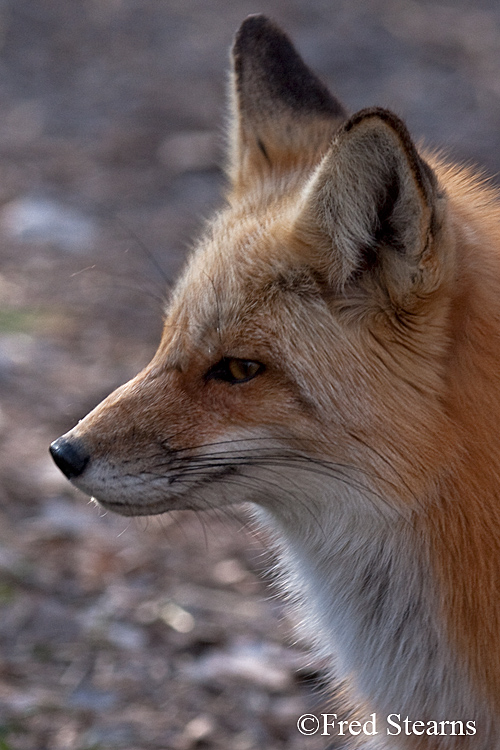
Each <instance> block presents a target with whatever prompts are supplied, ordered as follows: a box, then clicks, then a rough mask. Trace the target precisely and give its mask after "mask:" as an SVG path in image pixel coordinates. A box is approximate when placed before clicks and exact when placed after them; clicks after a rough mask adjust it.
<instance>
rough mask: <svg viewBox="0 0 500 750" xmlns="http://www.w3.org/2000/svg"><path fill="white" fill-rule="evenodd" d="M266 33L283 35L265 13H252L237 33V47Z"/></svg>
mask: <svg viewBox="0 0 500 750" xmlns="http://www.w3.org/2000/svg"><path fill="white" fill-rule="evenodd" d="M265 31H273V32H278V33H283V32H282V31H281V30H280V29H279V27H278V26H276V24H275V23H273V21H271V19H270V18H268V17H267V16H265V15H264V14H263V13H252V14H251V15H250V16H247V17H246V18H245V20H244V21H243V23H242V24H241V26H240V28H239V29H238V31H237V32H236V38H235V47H236V46H237V45H238V44H241V43H244V42H245V41H247V40H249V39H252V38H254V37H256V36H260V35H261V34H262V33H263V32H265Z"/></svg>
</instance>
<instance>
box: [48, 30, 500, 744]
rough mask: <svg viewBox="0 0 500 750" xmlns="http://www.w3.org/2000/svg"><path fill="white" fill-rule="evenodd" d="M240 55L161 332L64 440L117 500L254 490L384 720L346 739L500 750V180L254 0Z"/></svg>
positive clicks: (216, 502) (63, 462)
mask: <svg viewBox="0 0 500 750" xmlns="http://www.w3.org/2000/svg"><path fill="white" fill-rule="evenodd" d="M233 62H234V68H233V77H232V92H231V94H232V95H231V102H232V112H233V114H232V124H231V130H230V138H229V141H230V143H229V157H228V167H227V173H228V177H229V181H230V188H229V191H228V195H227V199H226V205H225V206H224V207H223V208H222V209H221V210H220V212H219V213H218V214H217V215H216V216H215V218H214V219H213V221H212V222H211V223H210V224H209V225H208V227H207V229H206V231H205V233H204V236H203V237H202V239H201V240H200V241H199V243H198V245H197V247H196V248H195V250H194V252H193V254H192V256H191V259H190V261H189V263H188V265H187V268H186V270H185V272H184V275H183V276H182V278H181V280H180V282H179V283H178V286H177V288H176V290H175V293H174V295H173V298H172V300H171V303H170V306H169V309H168V311H167V313H166V319H165V327H164V332H163V337H162V340H161V343H160V346H159V349H158V351H157V353H156V354H155V356H154V358H153V360H152V361H151V363H150V364H149V365H148V366H147V367H146V368H145V369H144V370H143V371H142V372H141V373H140V374H139V375H138V376H137V377H136V378H134V379H133V380H131V381H130V382H129V383H127V384H126V385H124V386H122V387H121V388H118V390H116V391H115V392H114V393H112V394H111V395H110V396H109V397H108V398H106V399H105V400H104V401H103V402H102V403H101V404H100V405H99V406H97V408H96V409H94V410H93V411H92V412H91V413H90V414H89V415H88V416H87V417H85V419H83V420H82V421H81V422H79V424H78V425H77V426H76V427H75V428H74V429H72V430H71V431H70V432H68V433H67V434H65V435H64V436H63V437H60V438H59V439H58V440H56V441H55V442H54V443H53V444H52V446H51V453H52V455H53V457H54V459H55V461H56V463H57V465H58V466H59V467H60V468H61V469H62V471H63V472H64V473H65V474H66V476H67V477H68V478H69V479H70V480H71V481H72V482H73V483H74V484H75V485H76V486H77V487H79V488H80V489H82V490H83V491H84V492H85V493H87V494H89V495H91V496H93V497H94V498H96V499H97V500H98V501H99V502H100V503H101V504H102V505H103V506H104V507H105V508H109V509H111V510H113V511H116V512H118V513H122V514H124V515H131V516H132V515H148V514H157V513H164V512H166V511H169V510H172V509H179V508H190V509H199V510H204V509H210V508H220V507H222V506H225V505H228V504H230V503H235V502H241V501H244V502H250V503H252V504H253V505H254V507H255V508H256V512H257V515H258V516H259V517H260V520H261V522H262V523H263V524H265V525H266V526H267V527H268V528H270V529H271V532H272V535H273V536H274V537H275V538H276V540H277V546H278V549H279V551H280V552H279V554H280V556H281V564H282V568H283V572H284V578H285V584H286V587H287V588H288V589H289V590H290V592H291V593H292V594H293V596H294V598H296V599H297V601H298V602H299V603H300V604H299V607H300V605H302V616H303V619H304V621H305V624H306V626H308V627H309V630H310V631H311V632H312V633H314V636H315V640H316V642H317V644H318V647H319V648H320V649H321V651H322V653H323V654H325V655H326V656H327V657H328V658H329V659H330V660H331V664H332V671H333V672H334V674H335V675H336V676H337V677H339V678H340V680H341V682H342V685H343V686H344V688H343V689H344V691H345V694H346V695H347V696H348V697H349V700H351V701H352V704H353V705H354V706H355V707H356V710H357V711H358V714H357V715H358V716H360V717H363V716H365V713H366V716H367V718H368V717H372V718H373V719H376V720H377V724H376V731H371V732H368V731H366V732H365V734H366V735H367V736H366V737H358V738H357V740H356V737H354V741H359V740H360V739H363V740H364V741H366V743H370V742H371V743H374V744H372V745H369V746H370V747H372V746H373V747H379V748H385V747H387V748H389V747H398V748H414V749H415V750H417V749H422V750H424V749H425V750H430V749H434V748H458V747H460V748H465V747H466V748H473V750H493V749H494V748H500V200H499V196H498V195H497V193H496V192H495V190H494V189H493V188H492V187H490V186H488V184H487V183H485V180H484V179H483V178H482V177H481V176H476V175H475V174H474V173H473V172H472V171H471V170H470V169H463V168H458V167H456V166H451V165H449V164H446V163H445V162H444V161H443V160H442V159H441V158H440V157H439V156H437V155H436V154H434V153H430V152H425V151H421V150H417V148H416V146H415V145H414V143H413V141H412V139H411V137H410V135H409V133H408V130H407V128H406V126H405V125H404V123H403V122H402V121H401V120H400V119H399V117H397V116H396V115H395V114H393V113H392V112H390V111H387V110H384V109H378V108H373V109H364V110H362V111H360V112H357V113H356V114H354V115H352V116H349V114H348V113H347V112H346V111H345V109H344V107H343V106H342V105H341V104H340V103H339V102H338V101H337V99H336V98H335V97H334V96H332V95H331V94H330V93H329V92H328V90H327V89H326V87H325V86H324V85H323V83H322V82H321V81H320V80H319V79H318V78H317V77H316V76H315V75H314V74H313V73H312V72H311V71H310V70H309V68H308V67H307V66H306V65H305V63H304V62H303V61H302V59H301V57H300V56H299V54H298V53H297V52H296V50H295V49H294V47H293V46H292V43H291V42H290V40H289V38H288V37H287V36H286V35H285V34H284V33H283V32H282V31H281V30H280V29H279V28H278V27H277V26H276V25H275V24H274V23H273V22H271V21H270V20H268V19H267V18H265V17H264V16H250V17H249V18H247V19H246V20H245V21H244V23H243V24H242V26H241V27H240V29H239V31H238V33H237V36H236V40H235V43H234V48H233ZM352 715H355V714H352ZM339 716H340V714H339ZM332 726H333V725H332ZM360 726H364V725H363V724H360ZM343 727H344V725H343ZM370 727H371V729H372V730H373V728H374V727H373V724H370ZM353 728H354V730H355V731H351V734H352V735H357V734H359V732H358V731H357V730H358V723H357V722H356V721H355V722H354V724H353V727H351V729H353ZM344 734H345V732H344ZM368 734H370V736H368ZM375 735H376V736H375Z"/></svg>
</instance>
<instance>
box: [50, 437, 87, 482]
mask: <svg viewBox="0 0 500 750" xmlns="http://www.w3.org/2000/svg"><path fill="white" fill-rule="evenodd" d="M49 450H50V454H51V456H52V458H53V459H54V461H55V463H56V465H57V467H58V468H59V469H60V470H61V471H62V473H63V474H64V475H65V476H66V477H67V478H68V479H74V478H75V477H79V476H80V475H81V474H83V472H84V471H85V468H86V466H87V464H88V463H89V460H90V456H89V455H88V453H87V451H86V450H85V449H84V447H83V445H82V444H81V443H80V442H79V441H78V440H75V439H70V438H68V437H66V436H65V435H63V436H62V437H60V438H58V439H57V440H54V442H53V443H52V444H51V446H50V448H49Z"/></svg>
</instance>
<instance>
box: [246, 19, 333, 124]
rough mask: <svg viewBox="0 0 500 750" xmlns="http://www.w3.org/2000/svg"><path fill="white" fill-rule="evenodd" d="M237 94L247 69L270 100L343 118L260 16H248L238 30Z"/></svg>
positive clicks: (323, 89)
mask: <svg viewBox="0 0 500 750" xmlns="http://www.w3.org/2000/svg"><path fill="white" fill-rule="evenodd" d="M233 55H234V66H235V72H236V81H237V86H238V90H239V91H240V92H241V91H242V89H243V88H244V86H245V73H246V70H247V66H248V68H249V69H250V70H251V72H252V73H253V74H254V75H255V76H257V77H258V78H259V79H260V80H261V82H262V85H265V86H266V88H267V91H268V95H269V97H270V98H271V99H276V100H281V101H282V102H283V103H285V104H286V105H287V106H288V107H290V108H291V109H293V110H295V111H297V112H299V111H300V112H303V113H307V112H314V113H316V114H324V115H329V116H331V117H335V118H338V117H345V116H346V114H345V110H344V108H343V107H342V105H341V104H340V102H339V101H338V100H337V99H335V97H333V96H332V95H331V94H330V92H329V91H328V89H327V88H326V86H325V85H324V84H323V83H322V82H321V81H320V80H319V78H317V77H316V76H315V75H314V73H312V72H311V70H309V68H308V67H307V65H306V64H305V63H304V61H303V60H302V58H301V57H300V55H299V54H298V52H297V51H296V50H295V47H294V46H293V44H292V43H291V41H290V39H289V38H288V36H287V35H286V34H285V33H284V32H283V31H281V29H280V28H279V27H278V26H276V25H275V24H274V23H273V22H272V21H270V20H269V19H268V18H266V17H265V16H262V15H254V16H249V17H248V18H247V19H246V20H245V21H243V23H242V25H241V26H240V28H239V30H238V33H237V34H236V39H235V42H234V47H233Z"/></svg>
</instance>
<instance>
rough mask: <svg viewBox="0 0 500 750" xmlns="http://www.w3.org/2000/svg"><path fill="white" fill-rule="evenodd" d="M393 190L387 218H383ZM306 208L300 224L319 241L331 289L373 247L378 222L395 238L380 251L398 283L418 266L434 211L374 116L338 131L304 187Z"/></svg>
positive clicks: (399, 148)
mask: <svg viewBox="0 0 500 750" xmlns="http://www.w3.org/2000/svg"><path fill="white" fill-rule="evenodd" d="M395 188H396V189H397V192H396V193H395V195H394V202H393V204H392V206H391V207H390V216H386V217H381V215H380V212H381V208H383V206H384V203H386V202H387V201H388V200H389V201H390V191H391V190H394V189H395ZM304 203H305V209H304V212H303V215H302V219H301V222H302V223H303V225H305V228H306V232H308V233H309V232H312V233H314V234H315V235H316V236H315V240H314V241H315V244H317V243H318V239H319V238H321V241H320V246H319V247H320V252H321V253H322V254H323V255H326V256H327V257H328V261H327V262H328V264H329V276H330V281H331V283H332V284H333V285H335V286H337V287H339V288H342V287H344V285H345V284H346V282H347V281H348V280H349V278H350V277H351V276H352V274H353V273H354V272H356V271H357V270H358V269H359V268H360V265H361V264H362V262H363V252H366V251H367V250H372V251H374V250H375V249H376V247H377V244H378V242H379V240H378V238H377V232H378V231H379V230H381V229H382V227H381V220H383V218H385V220H390V228H391V230H392V232H393V234H394V236H395V237H397V247H395V246H392V247H390V248H389V250H387V249H385V251H384V250H383V249H382V248H381V250H380V252H379V255H380V257H379V260H380V263H381V265H382V266H383V267H384V270H385V271H387V272H389V274H391V275H394V274H395V278H393V282H394V283H396V285H398V284H401V283H404V279H405V278H406V280H408V277H409V276H410V275H412V273H413V272H414V270H415V268H416V267H417V266H418V263H419V259H420V256H421V254H422V251H423V250H424V248H425V245H426V242H427V234H428V228H429V223H430V215H431V209H430V207H429V206H428V205H427V202H426V200H425V198H424V196H423V194H422V191H421V189H420V187H419V185H418V184H417V181H416V178H415V175H414V172H413V170H412V167H411V165H410V162H409V158H408V156H407V154H406V152H405V149H404V147H403V144H402V143H401V141H400V139H399V137H398V134H397V133H396V132H395V131H394V130H393V129H392V128H391V127H390V126H389V125H387V124H386V123H384V122H383V121H382V120H380V119H377V118H375V117H372V118H369V119H367V120H365V121H361V122H360V123H358V124H357V125H355V126H354V127H353V128H352V129H351V130H350V131H348V132H345V131H343V132H340V133H339V135H338V136H337V137H336V139H335V141H334V142H333V144H332V146H331V148H330V150H329V151H328V153H327V154H326V156H325V157H324V158H323V160H322V162H321V163H320V165H319V166H318V168H317V169H316V171H315V173H314V175H313V177H312V178H311V180H310V181H309V183H308V185H307V186H306V189H305V194H304ZM318 230H319V231H318ZM318 235H319V237H318ZM380 244H381V245H382V244H384V243H383V242H381V243H380ZM387 244H388V245H389V246H390V244H391V243H390V242H388V243H387ZM408 271H410V272H411V273H410V274H409V273H408ZM407 283H408V281H406V284H405V286H406V285H407Z"/></svg>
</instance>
